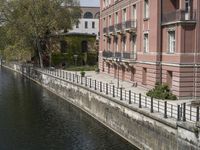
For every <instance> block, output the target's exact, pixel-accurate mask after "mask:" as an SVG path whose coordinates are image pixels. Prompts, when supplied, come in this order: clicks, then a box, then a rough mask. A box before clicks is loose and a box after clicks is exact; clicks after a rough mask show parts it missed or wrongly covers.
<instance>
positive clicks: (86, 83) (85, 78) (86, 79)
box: [85, 77, 87, 86]
mask: <svg viewBox="0 0 200 150" xmlns="http://www.w3.org/2000/svg"><path fill="white" fill-rule="evenodd" d="M85 86H87V77H85Z"/></svg>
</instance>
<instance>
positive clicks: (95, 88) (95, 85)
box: [94, 80, 97, 90]
mask: <svg viewBox="0 0 200 150" xmlns="http://www.w3.org/2000/svg"><path fill="white" fill-rule="evenodd" d="M94 90H97V81H96V80H94Z"/></svg>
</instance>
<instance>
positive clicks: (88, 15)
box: [83, 12, 93, 19]
mask: <svg viewBox="0 0 200 150" xmlns="http://www.w3.org/2000/svg"><path fill="white" fill-rule="evenodd" d="M83 18H87V19H92V18H93V14H92V13H91V12H86V13H85V14H84V16H83Z"/></svg>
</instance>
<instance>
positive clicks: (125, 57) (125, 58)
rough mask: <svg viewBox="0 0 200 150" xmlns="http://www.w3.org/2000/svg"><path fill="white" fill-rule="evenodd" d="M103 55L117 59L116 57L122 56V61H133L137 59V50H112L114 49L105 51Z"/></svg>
mask: <svg viewBox="0 0 200 150" xmlns="http://www.w3.org/2000/svg"><path fill="white" fill-rule="evenodd" d="M103 57H104V58H106V59H111V60H115V59H116V58H121V60H122V61H125V62H131V61H133V60H134V61H135V60H136V53H135V52H133V51H132V52H131V53H129V52H112V51H103Z"/></svg>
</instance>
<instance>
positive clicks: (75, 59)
mask: <svg viewBox="0 0 200 150" xmlns="http://www.w3.org/2000/svg"><path fill="white" fill-rule="evenodd" d="M77 58H78V55H76V54H75V55H74V61H75V66H76V67H77ZM75 74H76V76H77V72H76V71H75Z"/></svg>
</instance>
